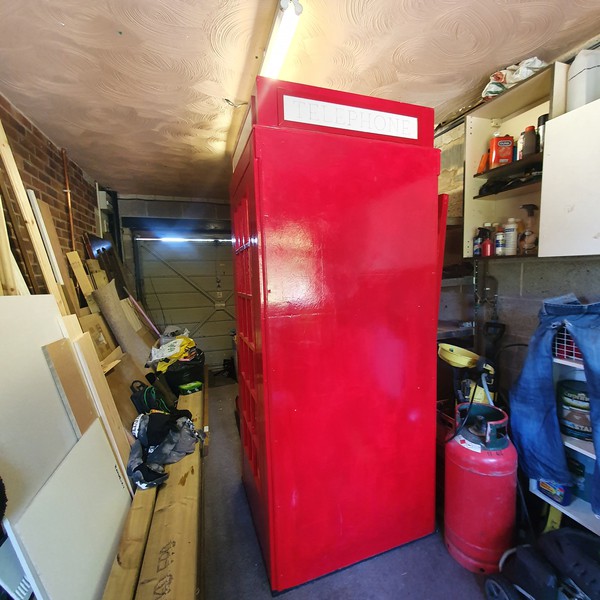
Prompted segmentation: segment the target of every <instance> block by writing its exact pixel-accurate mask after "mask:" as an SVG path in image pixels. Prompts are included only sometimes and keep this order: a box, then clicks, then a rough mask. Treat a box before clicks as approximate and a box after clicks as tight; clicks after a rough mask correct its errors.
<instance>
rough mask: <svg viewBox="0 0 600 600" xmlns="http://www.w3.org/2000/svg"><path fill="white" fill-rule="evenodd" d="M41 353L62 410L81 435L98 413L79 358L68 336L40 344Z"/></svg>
mask: <svg viewBox="0 0 600 600" xmlns="http://www.w3.org/2000/svg"><path fill="white" fill-rule="evenodd" d="M43 350H44V356H45V357H46V360H47V361H48V366H49V367H50V371H51V373H52V376H53V377H54V382H55V383H56V387H57V389H58V392H59V394H60V396H61V398H62V400H63V403H64V405H65V409H66V410H67V413H68V414H69V417H70V418H71V421H72V422H73V428H74V429H75V430H76V432H77V434H78V436H79V437H81V435H82V434H84V433H85V432H86V431H87V429H88V428H89V427H90V425H91V424H92V423H93V422H94V420H95V419H96V418H97V417H98V412H97V410H96V407H95V405H94V400H93V399H92V396H91V395H90V392H89V390H88V387H87V384H86V381H85V378H84V376H83V373H82V372H81V367H80V366H79V361H78V360H77V356H76V355H75V351H74V350H73V344H72V343H71V340H69V339H63V340H57V341H56V342H52V344H48V345H47V346H44V347H43Z"/></svg>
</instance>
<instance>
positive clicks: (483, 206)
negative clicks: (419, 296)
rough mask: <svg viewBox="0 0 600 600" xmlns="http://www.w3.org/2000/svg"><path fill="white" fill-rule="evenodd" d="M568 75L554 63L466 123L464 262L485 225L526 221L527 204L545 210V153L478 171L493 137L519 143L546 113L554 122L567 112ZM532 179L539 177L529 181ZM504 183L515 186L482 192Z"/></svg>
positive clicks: (565, 67) (484, 108)
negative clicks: (479, 231)
mask: <svg viewBox="0 0 600 600" xmlns="http://www.w3.org/2000/svg"><path fill="white" fill-rule="evenodd" d="M567 69H568V66H567V65H565V64H563V63H554V64H553V65H551V66H549V67H547V68H545V69H543V70H542V71H540V72H539V73H537V74H536V75H533V76H532V77H530V78H528V79H526V80H524V81H522V82H521V83H519V84H517V85H515V86H513V87H512V88H510V89H509V90H507V91H505V92H504V93H503V94H501V95H500V96H497V97H496V98H494V99H493V100H491V101H489V102H486V103H485V104H482V105H481V106H479V107H478V108H476V109H475V110H473V111H472V112H471V113H470V114H468V115H467V116H466V117H465V189H464V236H463V256H464V257H471V256H473V236H474V235H475V233H476V232H477V228H479V227H482V226H483V223H486V222H490V223H505V222H506V221H507V220H508V218H509V217H514V218H523V219H524V218H525V217H526V215H525V212H524V211H523V210H522V209H521V208H520V207H521V205H523V204H536V205H537V206H539V207H540V209H541V208H542V207H541V203H540V198H541V183H540V179H541V177H540V169H541V166H542V162H543V155H542V153H541V152H537V153H535V154H531V155H528V156H526V157H525V158H523V159H520V160H518V161H514V162H512V163H509V164H507V165H502V166H499V167H496V168H494V169H489V170H487V171H485V172H484V173H480V174H478V173H477V171H478V169H479V165H480V163H481V158H482V156H483V155H485V154H486V153H487V151H488V149H489V145H490V140H491V139H492V138H493V137H494V134H500V135H502V136H504V135H509V136H512V137H513V139H514V140H515V143H516V141H517V139H518V138H519V135H520V134H521V132H523V131H525V128H526V127H527V126H529V125H534V126H535V125H536V124H537V122H538V118H539V117H540V116H541V115H544V114H546V113H548V114H549V115H550V119H552V118H554V117H556V116H557V115H559V114H562V113H563V112H564V110H565V98H564V91H565V90H566V76H567ZM531 173H536V175H535V176H534V177H530V176H529V175H530V174H531ZM504 178H505V179H506V180H507V182H508V181H513V180H514V181H515V183H511V185H510V186H509V187H508V188H506V189H494V186H493V185H491V186H489V188H490V190H489V191H486V190H485V188H484V190H483V191H481V192H480V189H481V188H482V186H483V185H487V184H489V183H493V182H496V181H502V180H503V179H504ZM525 178H526V181H524V179H525ZM483 180H487V184H486V183H485V182H484V181H483ZM517 182H518V183H517ZM483 198H489V200H491V201H482V199H483ZM536 221H537V217H536Z"/></svg>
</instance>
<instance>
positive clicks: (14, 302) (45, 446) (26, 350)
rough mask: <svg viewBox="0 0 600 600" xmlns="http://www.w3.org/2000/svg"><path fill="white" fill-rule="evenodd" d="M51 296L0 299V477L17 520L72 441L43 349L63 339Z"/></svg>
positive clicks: (57, 312)
mask: <svg viewBox="0 0 600 600" xmlns="http://www.w3.org/2000/svg"><path fill="white" fill-rule="evenodd" d="M59 319H60V312H59V310H58V307H57V305H56V301H55V299H54V297H53V296H50V295H34V296H3V297H0V331H2V336H3V339H2V343H1V344H0V362H1V364H2V365H4V369H3V371H2V393H0V415H1V419H0V473H2V479H3V481H4V483H5V484H6V488H7V493H8V496H9V498H10V502H9V505H8V511H7V516H8V517H10V518H12V519H15V518H18V516H19V515H20V514H22V512H23V510H24V509H25V508H26V507H27V505H28V504H29V502H30V501H31V500H32V499H33V497H34V496H35V494H36V493H37V492H38V490H39V489H40V488H41V487H42V486H43V485H44V483H45V481H46V480H47V479H48V478H49V477H50V475H51V474H52V472H53V471H54V470H55V469H56V467H57V466H58V465H59V464H60V462H61V461H62V460H63V459H64V457H65V456H66V455H67V454H68V452H69V450H70V449H71V448H72V447H73V445H74V444H75V442H76V441H77V436H76V434H75V430H74V429H73V426H72V424H71V420H70V419H69V416H68V414H67V412H66V411H65V407H64V405H63V402H62V399H61V397H60V394H59V393H58V390H57V389H56V385H55V383H54V380H53V378H52V374H51V373H50V369H49V368H48V365H47V363H46V359H45V358H44V353H43V352H42V346H45V345H47V344H50V343H52V342H55V341H56V340H59V339H62V338H63V337H64V336H63V333H62V331H61V327H60V325H59Z"/></svg>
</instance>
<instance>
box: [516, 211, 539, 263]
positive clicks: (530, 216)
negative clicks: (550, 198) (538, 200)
mask: <svg viewBox="0 0 600 600" xmlns="http://www.w3.org/2000/svg"><path fill="white" fill-rule="evenodd" d="M521 208H522V209H523V210H525V211H526V212H527V217H526V219H525V230H524V231H523V232H522V233H521V235H519V254H521V255H522V256H537V253H538V235H537V233H536V231H535V230H534V228H533V221H534V215H535V211H536V210H539V207H538V206H537V205H536V204H523V205H522V206H521Z"/></svg>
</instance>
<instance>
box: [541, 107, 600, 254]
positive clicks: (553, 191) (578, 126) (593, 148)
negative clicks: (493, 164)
mask: <svg viewBox="0 0 600 600" xmlns="http://www.w3.org/2000/svg"><path fill="white" fill-rule="evenodd" d="M598 136H600V100H596V101H595V102H591V103H590V104H586V105H585V106H582V107H580V108H578V109H576V110H572V111H570V112H568V113H565V114H564V115H562V116H560V117H557V118H556V119H551V120H550V121H548V122H547V123H546V134H545V142H544V175H543V177H542V210H541V214H540V233H539V237H540V245H539V256H583V255H590V254H600V202H599V201H598V190H600V169H598V165H599V164H600V145H598Z"/></svg>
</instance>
